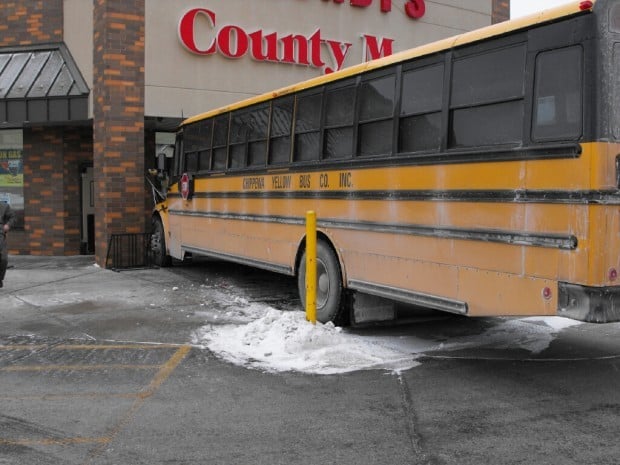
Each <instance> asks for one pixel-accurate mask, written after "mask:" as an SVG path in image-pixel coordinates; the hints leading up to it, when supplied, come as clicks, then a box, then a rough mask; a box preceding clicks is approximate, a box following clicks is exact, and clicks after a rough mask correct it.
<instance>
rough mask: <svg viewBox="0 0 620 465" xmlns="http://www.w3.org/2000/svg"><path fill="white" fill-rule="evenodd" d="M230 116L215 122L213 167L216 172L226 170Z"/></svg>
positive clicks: (219, 118)
mask: <svg viewBox="0 0 620 465" xmlns="http://www.w3.org/2000/svg"><path fill="white" fill-rule="evenodd" d="M227 145H228V115H222V116H218V117H217V118H215V120H214V122H213V166H212V169H214V170H223V169H226V158H227V155H228V150H227Z"/></svg>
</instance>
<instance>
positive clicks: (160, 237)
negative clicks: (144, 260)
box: [150, 213, 172, 267]
mask: <svg viewBox="0 0 620 465" xmlns="http://www.w3.org/2000/svg"><path fill="white" fill-rule="evenodd" d="M150 248H151V256H152V259H153V262H154V263H155V265H157V266H160V267H168V266H170V265H172V257H170V255H168V250H167V248H166V237H165V234H164V225H163V221H162V219H161V217H160V216H159V214H157V213H155V214H153V216H151V244H150Z"/></svg>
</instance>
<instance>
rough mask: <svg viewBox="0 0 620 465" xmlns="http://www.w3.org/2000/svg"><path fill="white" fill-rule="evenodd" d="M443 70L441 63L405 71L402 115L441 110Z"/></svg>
mask: <svg viewBox="0 0 620 465" xmlns="http://www.w3.org/2000/svg"><path fill="white" fill-rule="evenodd" d="M443 70H444V65H443V64H441V65H434V66H429V67H426V68H421V69H415V70H412V71H405V72H404V73H403V90H402V97H401V99H402V100H401V114H402V115H411V114H415V113H428V112H433V111H438V110H441V105H442V103H443Z"/></svg>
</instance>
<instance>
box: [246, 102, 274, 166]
mask: <svg viewBox="0 0 620 465" xmlns="http://www.w3.org/2000/svg"><path fill="white" fill-rule="evenodd" d="M268 130H269V105H261V106H259V107H257V108H254V109H253V110H252V111H251V112H250V114H249V118H248V165H249V166H264V165H265V162H266V160H267V131H268Z"/></svg>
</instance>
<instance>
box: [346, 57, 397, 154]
mask: <svg viewBox="0 0 620 465" xmlns="http://www.w3.org/2000/svg"><path fill="white" fill-rule="evenodd" d="M401 76H402V73H401V66H400V65H391V66H389V67H386V68H383V69H380V70H377V71H374V72H370V73H364V74H362V75H361V76H360V80H359V81H358V83H357V93H356V111H355V115H354V120H355V127H356V130H355V141H354V143H355V152H354V157H355V158H360V159H363V160H370V159H373V158H387V157H392V156H394V153H395V152H396V146H395V138H396V135H397V132H396V131H397V128H396V125H397V124H398V123H397V118H396V115H397V109H398V108H400V86H401ZM386 78H393V79H394V86H393V91H394V92H393V94H392V111H391V114H390V115H386V116H374V117H372V118H364V119H362V105H363V97H364V85H365V84H367V83H370V82H373V81H379V80H382V79H386ZM385 122H389V123H390V124H391V134H390V137H391V144H390V149H389V151H388V152H382V153H375V154H362V153H361V150H362V131H361V128H362V127H363V126H369V125H376V124H381V123H385Z"/></svg>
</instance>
